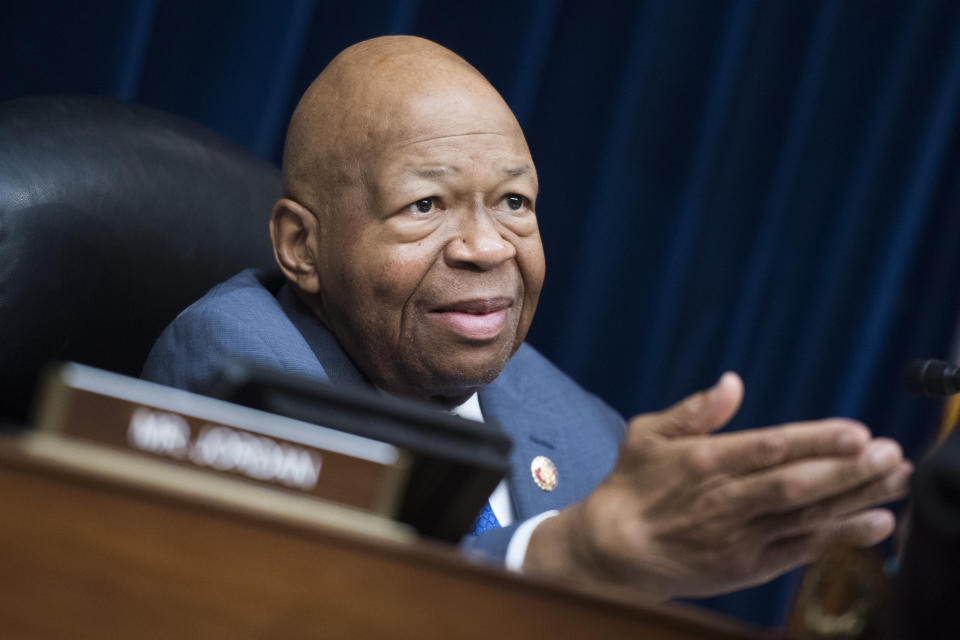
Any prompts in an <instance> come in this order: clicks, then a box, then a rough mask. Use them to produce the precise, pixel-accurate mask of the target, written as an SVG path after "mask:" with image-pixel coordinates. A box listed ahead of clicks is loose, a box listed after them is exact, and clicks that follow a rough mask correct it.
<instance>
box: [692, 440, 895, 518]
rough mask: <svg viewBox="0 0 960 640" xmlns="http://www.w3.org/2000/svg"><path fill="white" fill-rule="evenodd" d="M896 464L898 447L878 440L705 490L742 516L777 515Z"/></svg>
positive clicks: (834, 493)
mask: <svg viewBox="0 0 960 640" xmlns="http://www.w3.org/2000/svg"><path fill="white" fill-rule="evenodd" d="M901 461H902V454H901V451H900V447H899V446H898V445H897V444H896V443H895V442H893V441H892V440H888V439H885V438H878V439H876V440H874V441H873V442H871V443H870V444H869V445H868V446H867V448H866V449H865V450H864V451H863V453H861V454H860V455H859V456H855V457H821V458H808V459H804V460H799V461H795V462H789V463H787V464H783V465H780V466H777V467H773V468H771V469H766V470H763V471H758V472H756V473H752V474H749V475H745V476H740V477H739V478H736V479H734V480H732V481H730V482H727V483H725V484H724V485H722V486H719V487H718V488H717V489H715V490H714V491H713V492H711V494H710V500H711V501H713V502H714V503H715V504H725V505H726V508H727V510H728V512H729V513H741V514H742V515H743V516H744V517H754V516H759V515H761V514H765V513H783V512H785V511H790V510H792V509H797V508H800V507H803V506H806V505H810V504H814V503H816V502H818V501H820V500H824V499H826V498H830V497H834V496H838V495H840V494H843V493H844V492H846V491H849V490H850V489H853V488H855V487H858V486H860V485H862V484H865V483H867V482H870V481H871V480H874V479H877V478H880V477H882V476H884V475H886V474H887V473H889V472H891V471H893V470H894V469H895V468H896V467H897V466H898V465H899V464H900V463H901Z"/></svg>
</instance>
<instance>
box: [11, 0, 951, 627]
mask: <svg viewBox="0 0 960 640" xmlns="http://www.w3.org/2000/svg"><path fill="white" fill-rule="evenodd" d="M4 5H5V6H3V8H2V12H0V60H2V62H0V65H2V70H3V72H2V74H0V98H11V97H16V96H20V95H26V94H36V93H49V92H57V93H78V92H79V93H93V94H102V95H110V96H116V97H118V98H121V99H123V100H132V101H136V102H140V103H143V104H147V105H150V106H154V107H158V108H161V109H165V110H168V111H172V112H175V113H178V114H181V115H183V116H186V117H188V118H191V119H194V120H197V121H200V122H202V123H205V124H207V125H209V126H211V127H212V128H214V129H216V130H219V131H220V132H222V133H223V134H225V135H226V136H228V137H230V138H232V139H234V140H236V141H237V142H239V143H240V144H242V145H244V146H246V147H248V148H249V149H250V150H252V151H253V152H254V153H256V154H257V155H259V156H262V157H264V158H268V159H273V160H276V159H278V157H279V152H280V147H281V144H282V140H283V134H284V129H285V123H286V120H287V118H288V116H289V114H290V112H291V111H292V109H293V106H294V104H295V102H296V98H297V96H298V95H299V93H300V92H301V91H302V90H303V89H304V88H305V87H306V85H307V84H308V83H309V82H310V80H312V78H313V77H314V76H315V75H316V74H317V73H318V72H319V71H320V70H321V69H322V68H323V66H324V65H325V64H326V63H327V62H328V61H329V59H330V58H331V57H332V56H333V55H334V54H335V53H336V52H337V51H339V50H340V49H342V48H343V47H344V46H346V45H348V44H351V43H353V42H355V41H357V40H360V39H364V38H367V37H371V36H375V35H382V34H387V33H414V34H418V35H423V36H426V37H428V38H432V39H434V40H437V41H439V42H440V43H442V44H444V45H447V46H449V47H450V48H452V49H453V50H455V51H457V52H458V53H460V54H461V55H463V56H464V57H465V58H467V59H468V60H469V61H471V62H472V63H473V64H474V65H475V66H476V67H477V68H479V69H480V71H482V72H483V73H484V74H486V75H487V77H488V78H489V79H490V80H491V81H492V82H493V84H494V85H495V86H496V87H497V88H498V89H499V90H500V91H501V92H502V93H503V95H504V96H505V97H506V99H507V101H508V102H509V103H510V105H511V106H512V108H513V109H514V111H515V113H516V114H517V117H518V118H519V120H520V122H521V124H523V126H524V129H525V130H526V132H527V136H528V140H529V142H530V145H531V148H532V151H533V155H534V159H535V161H536V162H537V167H538V170H539V172H540V178H541V184H542V196H541V199H540V202H539V204H538V211H539V214H540V224H541V229H542V233H543V239H544V244H545V248H546V253H547V261H548V278H547V283H546V288H545V291H544V295H543V298H542V302H541V306H540V310H539V313H538V315H537V320H536V322H535V323H534V328H533V330H532V333H531V336H530V339H531V341H532V342H533V343H534V344H535V345H536V346H537V347H539V348H540V349H541V350H542V351H544V352H545V353H546V354H547V355H549V356H550V357H551V358H552V359H553V360H554V361H556V362H557V363H558V364H559V365H560V366H561V367H563V368H564V369H565V370H566V371H567V372H569V373H570V374H571V375H573V376H574V377H575V378H576V379H578V380H579V381H580V382H582V383H583V384H584V385H585V386H587V387H588V388H590V389H592V390H594V391H596V392H598V393H599V394H600V395H602V396H603V397H605V398H607V399H608V400H609V401H610V402H611V403H612V404H614V405H615V406H616V407H617V408H619V409H620V410H621V411H622V412H624V413H625V414H627V415H631V414H633V413H636V412H639V411H643V410H650V409H656V408H660V407H662V406H664V405H666V404H668V403H671V402H674V401H676V400H677V399H679V398H680V397H682V396H684V395H686V394H687V393H689V392H691V391H693V390H695V389H697V388H700V387H703V386H706V385H708V384H710V383H711V382H712V381H713V380H714V379H715V378H716V377H717V375H718V374H719V373H720V372H721V371H722V370H724V369H735V370H737V371H739V372H740V373H741V374H742V375H743V377H744V379H745V381H746V385H747V397H746V401H745V403H744V406H743V408H742V410H741V411H740V413H739V414H738V416H737V417H736V418H735V420H734V423H735V425H736V426H738V427H742V426H758V425H762V424H769V423H776V422H780V421H785V420H788V419H799V418H812V417H819V416H824V415H828V414H840V415H848V416H854V417H858V418H861V419H864V420H866V421H867V422H868V423H869V424H870V425H871V426H872V427H873V428H874V430H875V431H876V432H879V433H882V434H887V435H891V436H893V437H895V438H897V439H898V440H900V442H901V443H903V444H904V446H905V447H906V448H907V450H908V451H910V452H911V453H913V454H916V453H918V452H919V451H920V450H921V447H922V446H923V445H924V444H925V443H926V442H927V441H928V439H929V436H930V433H931V428H932V427H931V424H932V420H933V412H934V409H935V407H934V405H932V404H931V403H929V402H927V401H922V400H914V399H911V398H909V397H907V396H905V395H904V394H903V393H902V392H900V390H899V383H898V378H899V372H900V369H901V367H902V365H903V364H904V363H905V362H906V361H907V360H909V359H910V358H911V357H913V356H917V355H921V356H939V357H944V356H946V355H947V354H948V353H949V344H950V340H951V336H952V333H953V330H954V327H955V320H956V318H957V311H958V302H960V289H958V287H957V284H956V278H957V276H958V275H960V251H958V250H957V248H956V239H958V238H960V215H958V211H960V191H958V189H960V180H958V179H957V177H958V176H960V173H958V169H960V167H958V163H960V144H958V139H957V134H958V127H957V114H958V111H960V3H957V2H952V1H949V0H946V1H942V2H937V1H926V2H925V1H918V0H905V1H884V0H863V1H850V2H840V1H823V2H814V1H795V2H789V1H782V2H749V1H732V0H731V1H727V2H703V1H696V0H688V1H678V0H647V1H645V2H639V1H638V2H609V3H598V2H596V1H589V2H588V1H584V0H576V1H561V0H533V1H531V2H526V3H523V2H517V1H516V0H485V1H483V2H476V3H469V2H441V1H439V0H423V1H420V2H417V1H416V0H395V1H393V2H375V1H372V0H366V1H358V0H350V1H349V2H344V1H340V2H322V1H319V0H288V1H286V2H281V1H274V2H258V1H256V0H246V1H241V0H230V1H221V2H192V1H186V0H162V1H155V0H129V1H120V0H114V1H112V2H111V1H100V2H90V3H86V2H83V3H80V2H66V1H64V2H53V1H50V0H46V1H34V2H29V3H27V2H6V3H4ZM411 90H416V88H415V87H411ZM264 215H265V216H266V215H267V212H264ZM794 582H795V576H788V577H787V578H785V579H782V580H779V581H777V582H775V583H773V584H772V585H768V586H766V587H763V588H758V589H753V590H750V591H748V592H743V593H740V594H734V595H730V596H725V597H722V598H715V599H712V600H711V601H708V603H707V604H709V605H710V606H714V607H717V608H719V609H721V610H723V611H726V612H727V613H731V614H734V615H738V616H741V617H744V618H747V619H750V620H753V621H755V622H760V623H763V624H775V623H777V622H779V621H780V620H781V618H782V616H783V614H784V610H785V603H786V602H787V601H788V599H789V596H790V594H791V590H792V586H793V583H794Z"/></svg>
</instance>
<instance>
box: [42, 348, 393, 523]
mask: <svg viewBox="0 0 960 640" xmlns="http://www.w3.org/2000/svg"><path fill="white" fill-rule="evenodd" d="M35 426H36V427H37V428H38V429H40V430H42V431H45V432H48V433H55V434H59V435H60V436H62V437H66V438H74V439H78V440H82V441H86V442H96V443H100V444H103V445H107V446H109V447H113V448H118V449H123V450H126V451H129V452H134V453H137V454H139V455H143V456H148V457H151V458H156V459H161V460H164V461H167V462H170V463H173V464H176V465H181V466H185V467H190V468H193V469H201V470H204V471H208V472H212V473H215V474H221V475H228V476H233V477H236V478H243V479H245V480H247V481H250V482H255V483H258V484H264V485H269V486H271V487H275V488H280V489H283V490H286V491H293V492H297V493H302V494H309V495H312V496H316V497H318V498H322V499H324V500H328V501H332V502H336V503H339V504H344V505H348V506H351V507H357V508H360V509H362V510H365V511H371V512H374V513H377V514H381V515H385V516H388V517H393V516H394V515H396V511H397V509H398V504H399V498H400V496H401V493H402V490H403V488H404V486H405V482H406V477H407V474H408V469H409V460H408V456H407V454H406V453H405V452H404V451H401V450H400V449H398V448H397V447H395V446H393V445H390V444H387V443H383V442H378V441H376V440H371V439H369V438H364V437H361V436H356V435H353V434H350V433H346V432H343V431H338V430H336V429H331V428H327V427H323V426H317V425H313V424H308V423H305V422H300V421H297V420H292V419H289V418H285V417H282V416H276V415H273V414H269V413H265V412H262V411H257V410H254V409H249V408H246V407H241V406H238V405H234V404H231V403H227V402H223V401H220V400H216V399H213V398H207V397H205V396H200V395H197V394H193V393H189V392H186V391H182V390H178V389H172V388H169V387H164V386H161V385H157V384H153V383H150V382H146V381H143V380H137V379H135V378H129V377H126V376H121V375H118V374H114V373H109V372H106V371H102V370H99V369H94V368H91V367H86V366H83V365H78V364H73V363H70V364H65V365H62V366H59V367H57V368H56V369H55V370H53V371H52V372H51V373H50V375H49V376H48V377H47V379H46V382H45V386H44V391H43V393H42V395H41V404H40V411H39V412H38V416H37V420H36V424H35Z"/></svg>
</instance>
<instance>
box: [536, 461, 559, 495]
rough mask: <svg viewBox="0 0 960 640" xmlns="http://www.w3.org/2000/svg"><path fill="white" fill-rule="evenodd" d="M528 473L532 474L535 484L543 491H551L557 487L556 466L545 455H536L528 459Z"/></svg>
mask: <svg viewBox="0 0 960 640" xmlns="http://www.w3.org/2000/svg"><path fill="white" fill-rule="evenodd" d="M530 475H531V476H533V481H534V482H536V483H537V486H538V487H540V488H541V489H543V490H544V491H553V490H554V489H556V488H557V468H556V467H555V466H554V464H553V461H552V460H550V458H548V457H546V456H537V457H536V458H534V459H533V460H531V461H530Z"/></svg>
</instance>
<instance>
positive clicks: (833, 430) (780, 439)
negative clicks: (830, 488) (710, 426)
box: [693, 418, 870, 475]
mask: <svg viewBox="0 0 960 640" xmlns="http://www.w3.org/2000/svg"><path fill="white" fill-rule="evenodd" d="M869 442H870V431H869V430H868V429H867V428H866V427H865V426H863V425H862V424H861V423H859V422H856V421H854V420H848V419H846V418H829V419H826V420H819V421H817V422H802V423H793V424H787V425H782V426H779V427H767V428H765V429H751V430H749V431H739V432H737V433H724V434H721V435H717V436H712V437H710V438H708V439H704V440H703V441H702V442H701V443H699V444H698V445H697V450H696V452H695V453H694V454H693V455H694V457H695V458H696V464H697V467H698V468H699V469H700V470H701V471H703V472H705V473H724V474H727V475H740V474H745V473H750V472H753V471H758V470H761V469H767V468H770V467H773V466H776V465H780V464H783V463H785V462H791V461H794V460H800V459H803V458H811V457H823V456H851V455H854V454H859V453H861V452H862V451H863V449H864V447H866V445H867V444H868V443H869Z"/></svg>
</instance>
